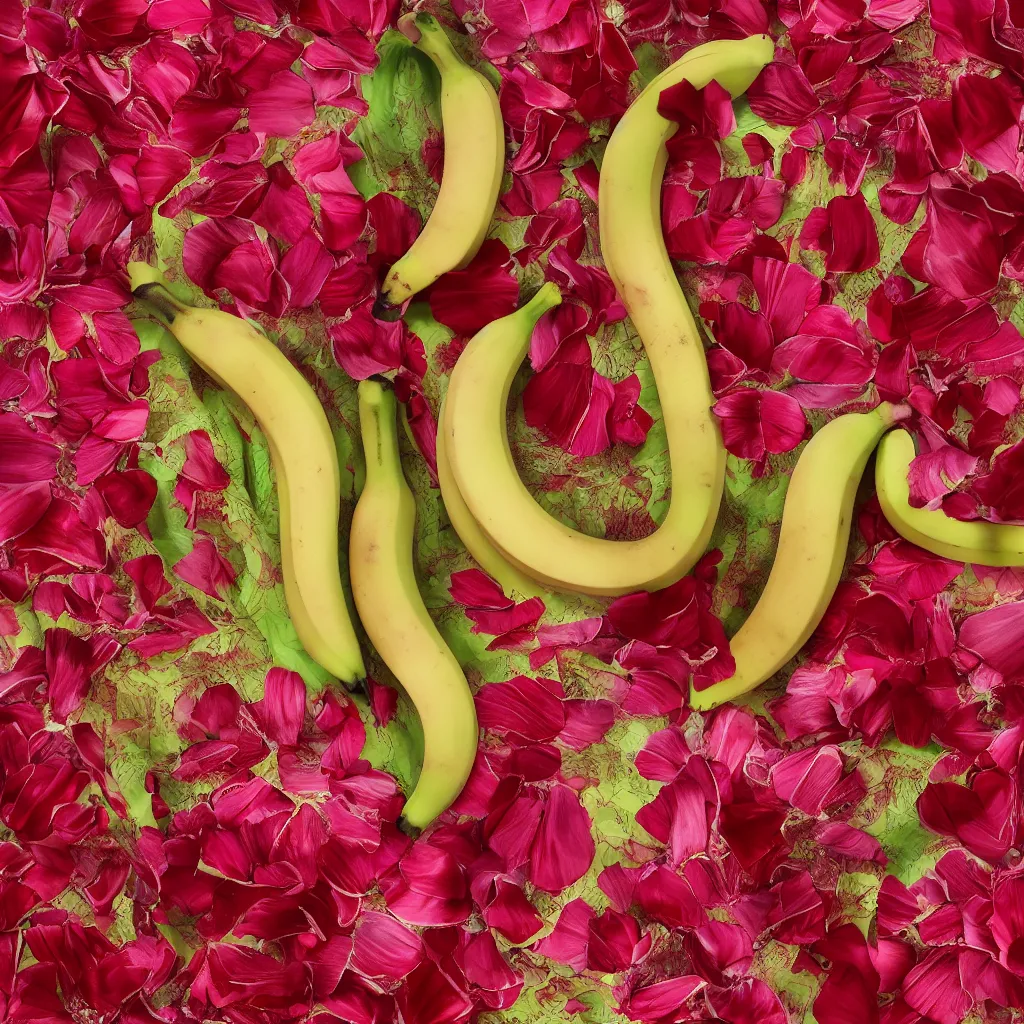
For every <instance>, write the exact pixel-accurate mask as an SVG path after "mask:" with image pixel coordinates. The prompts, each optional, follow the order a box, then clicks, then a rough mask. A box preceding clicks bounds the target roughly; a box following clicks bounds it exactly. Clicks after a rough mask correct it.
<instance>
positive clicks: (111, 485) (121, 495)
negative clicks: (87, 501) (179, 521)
mask: <svg viewBox="0 0 1024 1024" xmlns="http://www.w3.org/2000/svg"><path fill="white" fill-rule="evenodd" d="M95 486H96V490H97V491H98V492H99V493H100V495H101V497H102V498H103V500H104V502H106V505H107V508H108V509H109V510H110V514H111V516H113V518H114V520H115V522H117V523H119V524H120V525H121V526H124V527H127V528H132V527H136V526H138V525H139V524H140V523H142V522H144V521H145V519H146V517H147V516H148V515H149V510H150V509H151V508H152V507H153V502H154V501H155V500H156V492H157V486H156V481H155V480H154V479H153V478H152V477H151V476H150V475H149V474H148V473H146V472H145V471H144V470H141V469H126V470H123V471H121V472H114V473H108V474H107V475H106V476H101V477H100V478H99V479H98V480H97V481H96V485H95Z"/></svg>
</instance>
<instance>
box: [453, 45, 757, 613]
mask: <svg viewBox="0 0 1024 1024" xmlns="http://www.w3.org/2000/svg"><path fill="white" fill-rule="evenodd" d="M773 53H774V50H773V46H772V42H771V40H770V39H769V38H768V37H767V36H752V37H750V38H748V39H743V40H722V41H719V42H715V43H707V44H705V45H703V46H698V47H696V48H695V49H693V50H691V51H690V52H689V53H688V54H687V55H686V56H685V57H683V59H682V60H680V61H678V62H677V63H676V64H674V65H672V67H670V68H669V69H668V70H667V71H665V72H663V73H662V74H661V75H659V76H658V78H656V79H655V80H654V81H653V82H652V83H651V84H650V85H649V86H648V87H647V88H646V89H645V90H644V91H643V92H642V93H641V94H640V96H639V97H638V98H637V99H636V101H635V102H634V103H633V104H632V105H631V106H630V108H629V110H627V111H626V114H625V115H624V116H623V118H622V120H621V121H620V122H619V123H618V125H617V126H616V128H615V131H614V132H613V134H612V137H611V140H610V141H609V143H608V148H607V149H606V151H605V155H604V162H603V163H602V165H601V182H600V193H599V195H600V224H601V249H602V252H603V255H604V260H605V265H606V266H607V268H608V272H609V273H610V274H611V277H612V280H613V281H614V282H615V285H616V287H617V288H618V291H619V294H620V296H621V297H622V300H623V302H624V303H625V305H626V308H627V310H628V311H629V313H630V316H631V317H632V319H633V324H634V326H635V327H636V329H637V332H638V333H639V335H640V337H641V339H642V340H643V343H644V346H645V347H646V349H647V354H648V357H649V358H650V361H651V369H652V371H653V373H654V376H655V378H656V380H657V381H658V382H659V384H660V387H659V392H658V393H659V396H660V398H661V404H662V410H663V412H664V417H665V431H666V434H667V438H668V445H669V455H670V463H671V470H672V481H673V485H674V491H673V496H672V500H671V502H670V504H669V509H668V512H667V513H666V515H665V519H664V521H663V522H662V524H661V526H660V527H659V528H658V529H657V530H656V531H655V532H654V533H653V534H651V535H650V536H648V537H645V538H644V539H643V540H636V541H609V540H606V539H603V538H597V537H589V536H587V535H585V534H583V533H580V532H579V531H577V530H574V529H572V528H571V527H569V526H566V525H565V524H564V523H561V522H559V521H558V520H557V519H555V518H554V517H553V516H551V515H549V514H548V513H547V512H546V511H545V510H544V509H543V508H542V507H541V506H540V505H539V504H537V502H536V501H535V500H534V498H533V497H532V496H531V494H530V492H529V491H528V490H527V489H526V487H525V485H524V484H523V482H522V481H521V480H520V479H519V475H518V473H517V471H516V467H515V464H514V462H513V461H512V455H511V452H510V451H509V447H508V439H507V433H506V429H505V406H506V403H507V399H508V393H509V389H510V386H511V383H512V380H513V378H514V376H515V374H516V371H517V369H518V367H519V364H520V362H521V361H522V359H523V356H524V355H525V353H526V349H527V347H528V345H529V340H530V330H532V327H533V324H534V323H535V322H536V320H537V318H538V317H539V315H540V314H541V313H542V312H543V311H544V309H546V308H547V307H548V306H549V305H551V303H552V294H551V293H548V292H547V291H546V289H547V288H548V286H545V287H544V288H542V289H541V291H540V292H538V294H537V296H536V297H535V298H534V300H533V302H531V303H529V304H528V305H527V306H526V307H524V308H523V309H521V310H519V311H518V312H516V313H513V314H512V315H511V316H509V317H505V318H504V319H502V320H498V321H496V322H495V323H493V324H490V325H489V326H487V327H485V328H484V329H483V330H482V331H481V332H480V333H479V334H477V335H476V337H474V338H473V339H472V341H470V343H469V345H468V346H467V347H466V349H465V351H464V352H463V353H462V355H461V356H460V358H459V361H458V363H457V364H456V366H455V369H454V371H453V372H452V375H451V380H450V382H449V386H448V395H447V400H446V410H445V412H446V415H445V420H444V425H443V429H444V430H445V438H444V443H445V446H446V448H447V451H448V458H449V460H450V461H451V467H452V474H453V476H454V478H455V481H456V483H457V484H458V488H459V491H460V492H461V494H462V497H463V499H464V500H465V503H466V505H467V506H468V508H469V510H470V512H471V513H472V515H473V516H474V518H475V519H476V520H477V521H478V522H479V524H480V526H481V527H482V529H483V531H484V533H485V534H486V535H487V536H488V537H489V538H490V540H491V542H492V544H493V546H494V547H495V548H497V549H498V550H499V551H500V552H501V553H502V554H503V556H504V557H505V558H506V559H507V560H508V561H510V562H511V563H512V564H513V565H515V566H517V567H518V568H519V569H520V570H521V571H523V572H525V573H527V574H528V575H530V576H533V577H534V578H535V579H537V580H540V581H542V582H543V583H545V584H547V585H548V586H550V587H554V588H557V589H561V590H570V591H579V592H583V593H588V594H597V595H616V594H624V593H628V592H630V591H634V590H657V589H659V588H661V587H665V586H668V585H669V584H670V583H673V582H675V581H676V580H677V579H679V578H680V577H681V576H682V575H684V573H686V572H687V571H689V569H690V568H691V567H692V566H693V565H694V563H695V562H696V561H697V559H698V558H699V557H700V555H701V553H702V552H703V551H704V548H705V547H706V546H707V542H708V539H709V538H710V536H711V531H712V529H713V527H714V524H715V519H716V517H717V515H718V507H719V504H720V502H721V497H722V489H723V486H724V480H725V448H724V446H723V445H722V440H721V436H720V434H719V431H718V425H717V423H716V421H715V418H714V416H713V414H712V412H711V406H712V404H713V402H714V397H713V395H712V393H711V384H710V381H709V379H708V372H707V365H706V362H705V358H704V348H703V345H702V343H701V337H700V334H699V332H698V330H697V325H696V323H695V322H694V319H693V316H692V314H691V313H690V308H689V306H688V305H687V303H686V298H685V296H684V295H683V292H682V289H681V288H680V286H679V282H678V280H677V279H676V275H675V271H674V270H673V267H672V263H671V261H670V260H669V256H668V252H667V251H666V249H665V240H664V237H663V235H662V230H661V213H660V210H661V180H662V176H663V174H664V170H665V162H666V160H667V151H666V149H665V142H666V140H667V139H668V138H669V137H670V136H671V134H672V132H673V131H674V129H675V125H674V124H673V123H672V122H670V121H668V120H666V119H665V118H664V117H662V116H661V115H660V114H659V113H658V98H659V96H660V94H661V91H662V89H665V88H667V87H668V86H671V85H674V84H676V83H678V82H681V81H683V80H684V79H685V80H688V81H690V82H692V83H693V84H694V85H695V86H697V87H698V88H700V87H703V86H704V85H707V83H708V82H710V81H711V80H712V79H714V80H716V81H718V82H719V83H720V84H721V85H723V86H724V87H725V88H727V89H728V90H729V91H730V92H731V93H732V94H733V95H738V94H739V93H741V92H743V91H744V90H745V89H746V88H747V86H748V85H749V84H750V83H751V82H752V81H753V80H754V78H756V77H757V75H758V73H759V72H760V71H761V68H762V67H764V65H765V64H767V63H768V62H769V61H770V60H771V59H772V56H773Z"/></svg>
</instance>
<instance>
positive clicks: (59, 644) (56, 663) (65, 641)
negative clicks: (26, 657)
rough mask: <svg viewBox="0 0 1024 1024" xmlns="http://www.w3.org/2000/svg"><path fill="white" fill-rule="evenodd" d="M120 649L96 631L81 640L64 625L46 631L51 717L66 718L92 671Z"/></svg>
mask: <svg viewBox="0 0 1024 1024" xmlns="http://www.w3.org/2000/svg"><path fill="white" fill-rule="evenodd" d="M120 649H121V645H120V644H119V643H117V641H116V640H114V639H113V638H112V637H110V636H104V635H103V634H99V633H97V634H95V635H94V636H93V637H91V638H90V639H89V640H82V639H81V638H79V637H77V636H75V635H74V634H73V633H70V632H68V630H66V629H59V628H55V629H49V630H47V631H46V640H45V650H46V674H47V677H48V678H49V685H48V686H47V697H48V699H49V702H50V710H51V714H52V715H53V718H54V720H55V721H57V722H64V721H67V717H68V715H70V714H72V713H73V712H75V711H77V710H78V709H79V708H80V707H81V706H82V703H83V701H84V700H85V698H86V695H87V694H88V692H89V686H90V684H91V682H92V677H93V675H94V674H95V673H96V672H98V671H99V670H100V669H101V668H102V667H103V666H104V665H106V664H107V663H108V662H109V661H110V660H111V659H112V658H113V657H114V656H115V655H116V654H117V652H118V651H119V650H120Z"/></svg>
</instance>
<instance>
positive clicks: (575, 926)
mask: <svg viewBox="0 0 1024 1024" xmlns="http://www.w3.org/2000/svg"><path fill="white" fill-rule="evenodd" d="M596 917H597V914H596V913H595V911H594V909H593V907H591V906H590V904H589V903H587V902H586V901H585V900H581V899H575V900H571V901H570V902H569V903H567V904H566V905H565V906H564V907H563V908H562V912H561V914H559V916H558V921H557V922H556V924H555V927H554V928H553V929H552V931H551V933H550V934H549V935H546V936H545V937H544V938H543V939H541V940H540V941H539V942H537V943H536V944H535V945H534V946H533V952H534V953H536V954H538V955H539V956H546V957H548V958H549V959H551V960H554V961H555V962H556V963H560V964H566V965H567V966H569V967H571V968H573V970H575V971H582V970H583V969H584V968H586V966H587V942H588V940H589V938H590V925H591V923H592V922H593V921H594V920H595V919H596Z"/></svg>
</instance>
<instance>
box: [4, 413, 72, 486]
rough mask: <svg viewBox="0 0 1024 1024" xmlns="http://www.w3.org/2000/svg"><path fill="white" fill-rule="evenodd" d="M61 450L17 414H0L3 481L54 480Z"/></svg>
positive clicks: (12, 482)
mask: <svg viewBox="0 0 1024 1024" xmlns="http://www.w3.org/2000/svg"><path fill="white" fill-rule="evenodd" d="M59 456H60V449H59V448H58V447H57V445H55V444H54V443H53V442H52V441H50V440H49V439H48V438H47V437H45V436H44V435H43V434H41V433H39V432H37V431H35V430H33V429H32V428H31V427H30V426H29V425H28V423H26V422H25V420H23V419H22V418H21V417H20V416H18V415H16V414H15V413H0V484H32V483H42V482H45V481H48V480H52V479H53V478H54V475H55V474H56V471H57V459H58V458H59Z"/></svg>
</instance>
